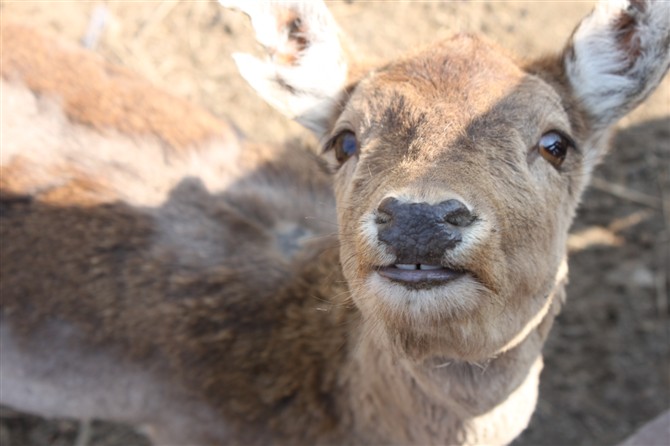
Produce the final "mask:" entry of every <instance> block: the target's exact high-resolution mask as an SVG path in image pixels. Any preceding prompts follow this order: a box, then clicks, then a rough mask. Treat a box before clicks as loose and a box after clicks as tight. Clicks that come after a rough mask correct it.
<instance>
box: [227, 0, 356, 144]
mask: <svg viewBox="0 0 670 446" xmlns="http://www.w3.org/2000/svg"><path fill="white" fill-rule="evenodd" d="M219 2H220V3H221V4H222V5H223V6H224V7H227V8H233V9H238V10H240V11H242V12H244V13H245V14H247V15H248V16H249V17H250V18H251V23H252V26H253V27H254V30H255V32H256V40H258V42H259V43H260V44H261V45H263V47H264V49H265V51H266V58H265V60H260V59H257V58H255V57H253V56H251V55H249V54H239V53H238V54H234V55H233V57H234V59H235V62H236V63H237V67H238V69H239V70H240V73H241V74H242V77H244V79H246V81H247V82H249V84H250V85H251V86H252V87H253V88H254V89H255V90H256V92H257V93H258V94H259V95H260V96H261V97H262V98H263V99H265V100H266V101H267V102H268V103H269V104H270V105H272V106H273V107H275V108H276V109H277V110H279V111H280V112H282V113H283V114H284V115H286V116H288V117H290V118H292V119H295V120H296V121H298V122H299V123H300V124H302V125H303V126H305V127H307V128H308V129H310V130H312V131H313V132H314V133H315V134H316V135H317V136H318V137H321V136H323V134H325V132H326V131H327V127H328V122H329V120H330V118H331V116H332V114H333V112H334V111H335V109H336V107H337V104H338V99H339V96H340V94H342V90H343V89H344V87H345V83H346V80H347V61H346V59H345V57H344V51H343V50H342V47H341V45H340V41H339V29H338V27H337V25H336V23H335V20H334V19H333V17H332V16H331V14H330V12H329V11H328V9H327V8H326V6H325V4H323V3H322V2H321V1H309V2H305V1H302V2H300V1H293V2H291V1H281V2H280V1H250V0H219Z"/></svg>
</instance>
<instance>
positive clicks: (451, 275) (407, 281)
mask: <svg viewBox="0 0 670 446" xmlns="http://www.w3.org/2000/svg"><path fill="white" fill-rule="evenodd" d="M377 273H379V275H380V276H382V277H384V278H386V279H389V280H392V281H394V282H398V283H400V284H402V285H404V286H406V287H408V288H432V287H435V286H440V285H444V284H445V283H448V282H451V281H452V280H455V279H458V278H459V277H461V276H463V275H464V274H465V273H464V272H463V271H457V270H454V269H450V268H446V267H444V266H441V265H427V264H416V265H411V264H395V265H389V266H383V267H381V268H379V269H378V270H377Z"/></svg>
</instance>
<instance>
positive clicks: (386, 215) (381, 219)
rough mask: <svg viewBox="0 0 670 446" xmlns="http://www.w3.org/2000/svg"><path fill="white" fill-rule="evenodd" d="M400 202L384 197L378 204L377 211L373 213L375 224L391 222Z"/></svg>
mask: <svg viewBox="0 0 670 446" xmlns="http://www.w3.org/2000/svg"><path fill="white" fill-rule="evenodd" d="M399 203H400V202H399V201H398V200H397V199H396V198H393V197H386V198H384V199H383V200H382V202H381V203H379V206H378V207H377V211H376V212H375V223H376V224H378V225H384V224H386V223H389V222H390V221H391V220H393V215H394V214H395V212H396V210H397V207H398V204H399Z"/></svg>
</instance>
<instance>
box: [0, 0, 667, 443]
mask: <svg viewBox="0 0 670 446" xmlns="http://www.w3.org/2000/svg"><path fill="white" fill-rule="evenodd" d="M0 4H1V6H0V13H1V14H2V20H20V21H22V22H25V23H31V24H33V25H36V26H38V27H40V28H44V29H47V30H50V31H52V32H55V33H57V34H59V35H62V36H63V37H65V38H67V39H71V40H76V41H82V39H84V37H85V36H86V35H87V29H88V27H89V24H91V23H103V24H104V27H103V28H102V32H101V33H100V35H99V37H98V38H97V39H95V38H94V37H95V36H94V34H95V33H93V34H91V33H88V36H89V38H88V41H89V43H90V44H91V46H93V47H94V50H95V51H97V52H99V53H100V54H102V55H103V56H104V57H106V58H108V59H109V60H111V61H114V62H117V63H120V64H122V65H125V66H127V67H130V68H132V69H134V70H135V71H137V72H139V73H141V74H142V75H143V76H145V77H147V78H148V79H149V80H151V81H152V82H154V83H155V84H157V85H160V86H163V87H164V88H166V89H167V90H170V91H172V92H174V94H176V95H180V96H185V97H188V98H190V99H191V100H193V101H194V102H196V103H199V104H202V105H203V106H204V107H206V108H208V109H210V110H211V111H213V112H214V113H215V114H217V115H219V116H222V117H227V118H231V119H232V120H233V121H234V122H235V123H236V124H237V125H238V126H239V127H240V128H241V129H242V130H243V131H244V132H245V133H246V134H248V135H254V138H257V139H261V140H265V141H275V142H279V141H281V140H282V139H284V138H286V137H289V136H293V135H297V134H300V132H301V129H300V128H299V127H298V126H297V125H295V124H292V123H287V121H286V120H285V119H284V118H282V117H281V116H279V115H278V114H277V113H276V112H274V111H273V110H271V109H270V108H269V107H268V106H267V105H265V104H264V103H263V102H262V101H261V100H260V99H258V98H257V97H256V96H255V94H254V93H253V92H252V90H251V89H250V88H249V87H248V86H247V85H246V84H245V83H244V82H243V81H242V80H241V78H240V77H239V76H238V74H237V72H236V69H235V67H234V65H233V64H232V61H231V57H230V55H231V53H232V52H234V51H251V52H255V51H257V48H256V46H255V44H254V43H253V40H252V39H251V32H250V28H249V25H248V23H247V22H246V20H245V19H244V17H243V16H241V15H239V14H236V13H232V12H228V11H224V10H222V9H221V8H219V7H218V5H216V4H215V3H213V2H209V1H187V0H182V1H167V0H166V1H141V0H140V1H133V2H111V1H110V2H103V1H99V2H96V1H81V2H63V1H55V0H54V1H52V2H49V1H39V2H38V1H28V0H24V1H9V0H7V1H2V2H1V3H0ZM329 5H330V7H331V10H332V11H333V13H334V15H335V16H336V19H337V20H338V22H339V23H340V25H341V26H342V28H343V29H344V34H345V36H347V37H348V38H349V39H350V41H351V42H352V43H353V44H354V46H355V47H356V48H357V49H358V50H360V52H361V53H364V54H369V55H373V56H376V57H382V58H386V57H392V56H393V55H396V54H399V53H400V52H402V51H403V50H405V49H408V48H415V47H417V46H419V45H424V44H427V43H429V42H431V41H433V40H436V39H439V38H443V37H447V36H449V35H452V34H453V33H455V32H460V31H473V32H480V33H483V34H486V35H488V36H490V37H492V38H493V39H495V40H496V41H498V42H499V43H501V44H502V45H503V46H505V47H507V48H509V49H510V50H513V51H516V52H517V53H518V54H521V55H523V56H525V57H533V56H537V55H539V54H541V53H542V52H544V51H551V50H558V49H559V47H560V45H561V44H562V42H564V41H565V40H566V39H567V37H568V35H569V34H570V32H571V30H572V29H573V27H574V26H575V24H576V23H577V22H578V20H579V18H580V17H582V16H583V15H585V14H586V13H587V12H588V11H589V10H590V9H591V7H592V2H590V1H586V2H585V1H573V2H570V1H568V2H566V1H561V2H527V1H509V2H507V1H453V2H383V1H348V2H332V3H329ZM91 42H92V43H91ZM5 112H9V111H7V110H5ZM595 178H596V180H595V184H594V186H593V187H592V188H591V189H590V191H588V192H587V194H586V197H585V199H584V203H583V205H582V207H581V211H580V212H579V215H578V218H577V221H576V223H575V226H574V228H573V230H572V233H573V236H572V237H571V241H570V243H571V251H572V256H571V260H570V271H571V275H570V277H571V282H570V286H569V289H568V304H567V306H566V307H565V309H564V311H563V313H562V314H561V315H560V316H559V318H558V319H557V322H556V325H555V327H554V329H553V332H552V334H551V336H550V339H549V341H548V344H547V346H546V348H545V352H546V356H545V371H544V372H543V375H542V382H541V390H540V392H541V393H540V402H539V404H538V408H537V412H536V414H535V416H534V418H533V420H532V422H531V425H530V427H529V429H528V430H527V431H526V432H525V433H524V434H523V435H522V436H521V437H520V438H519V439H518V440H517V441H516V442H515V443H514V444H515V445H518V446H521V445H607V444H615V443H617V442H618V441H619V440H621V439H623V438H624V437H626V436H627V435H629V434H630V433H632V432H633V431H634V430H635V429H636V428H637V427H638V426H640V425H641V424H642V423H644V422H645V421H647V420H649V419H651V418H652V417H654V416H655V415H656V414H658V413H659V412H661V411H663V410H664V409H666V408H668V407H670V367H669V366H670V324H669V319H670V317H669V316H670V315H669V312H668V290H669V289H670V283H669V275H670V273H669V271H670V79H666V80H665V81H664V83H663V84H662V86H661V88H660V90H659V91H658V92H657V93H655V94H654V95H653V96H652V97H651V98H650V99H649V100H648V101H647V102H646V103H645V104H644V105H643V106H641V107H640V108H638V109H637V110H636V111H635V112H633V113H632V114H631V115H630V116H629V117H627V118H625V119H624V120H623V121H622V122H621V124H620V127H619V131H618V132H617V134H616V135H615V138H614V141H613V150H612V153H611V155H610V156H609V158H608V159H607V160H606V161H605V163H604V164H603V165H602V166H601V167H600V168H599V169H598V170H597V172H596V174H595ZM78 429H79V425H78V423H77V422H74V421H72V420H51V421H45V420H42V419H39V418H36V417H29V416H24V415H19V414H16V413H14V412H11V411H8V410H6V409H3V410H0V444H1V445H2V446H10V445H11V446H24V445H25V446H29V445H30V446H32V445H35V446H43V445H44V446H46V445H53V446H61V445H62V446H65V445H72V444H74V441H75V438H76V436H77V433H78ZM668 440H669V444H670V439H668ZM146 444H147V441H146V440H145V439H144V437H142V436H141V435H139V434H136V433H134V432H133V431H132V430H130V429H129V428H126V427H124V426H117V425H113V424H109V423H104V422H97V421H96V422H94V423H93V430H92V437H91V439H90V441H89V445H90V446H93V445H96V446H121V445H124V446H125V445H146ZM650 446H654V445H650Z"/></svg>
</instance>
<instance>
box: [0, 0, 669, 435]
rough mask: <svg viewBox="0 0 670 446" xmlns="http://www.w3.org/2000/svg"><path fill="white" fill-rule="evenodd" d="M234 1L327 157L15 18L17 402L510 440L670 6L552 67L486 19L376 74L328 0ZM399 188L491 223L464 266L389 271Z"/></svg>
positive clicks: (607, 25) (12, 194)
mask: <svg viewBox="0 0 670 446" xmlns="http://www.w3.org/2000/svg"><path fill="white" fill-rule="evenodd" d="M222 3H224V4H225V5H226V6H237V7H238V8H240V9H242V10H243V11H245V12H246V13H248V14H249V15H250V16H251V18H252V23H253V25H254V27H255V28H256V30H257V32H258V33H259V40H260V41H261V43H262V44H263V45H264V47H265V48H266V49H267V52H268V56H269V58H268V60H266V61H262V60H257V59H255V58H253V57H252V56H238V57H237V58H236V60H237V62H238V64H239V65H240V71H241V73H242V75H243V76H245V77H246V78H247V79H248V80H249V82H250V84H251V85H252V86H254V88H256V89H257V90H258V91H259V94H260V95H261V96H262V97H263V98H264V99H266V100H268V101H269V102H270V103H271V104H273V105H274V106H276V107H277V108H279V109H280V110H281V111H282V112H284V113H285V114H287V115H288V116H290V117H292V118H295V119H297V120H298V121H299V122H301V123H302V124H304V125H305V126H306V127H307V128H309V129H310V130H312V131H313V132H314V133H315V135H316V136H317V137H318V138H319V140H320V141H321V143H322V150H320V152H322V153H321V155H322V156H317V155H316V154H315V153H314V151H312V150H310V149H308V148H305V147H302V146H300V145H299V144H285V145H283V146H279V145H278V146H275V147H270V146H265V145H260V144H255V143H253V142H251V141H248V140H247V139H245V138H244V137H243V136H241V135H239V134H238V132H236V130H235V128H234V127H233V126H232V125H231V124H229V123H226V122H223V121H221V120H219V119H217V118H214V117H213V116H211V115H210V114H209V113H207V112H205V111H202V110H200V109H198V108H196V107H193V106H192V105H189V104H188V103H186V102H184V101H181V100H179V99H176V98H173V97H172V96H170V95H168V94H166V93H163V92H161V91H159V90H157V89H155V88H153V87H151V86H150V85H149V84H148V83H146V82H144V81H142V80H140V79H137V78H136V77H135V76H133V75H132V74H130V73H128V72H126V71H123V70H120V69H118V68H116V67H113V66H111V65H109V64H107V63H106V62H104V61H102V60H101V59H99V58H97V57H96V56H93V55H91V54H88V53H86V52H84V51H82V50H80V49H78V48H73V47H70V46H67V45H64V44H59V43H54V42H53V41H52V40H51V39H50V38H49V37H45V36H42V35H41V34H39V33H36V32H35V31H33V30H30V29H28V28H24V27H22V26H19V25H12V24H3V33H2V39H3V41H2V45H3V53H2V93H3V94H2V108H3V110H4V114H3V118H2V134H3V137H2V138H3V140H2V154H1V157H0V167H1V169H2V170H1V174H2V176H1V179H0V186H1V187H2V192H1V195H0V199H1V202H0V237H2V243H3V246H2V250H0V251H1V252H0V293H1V296H2V302H1V304H2V306H1V307H0V354H1V355H2V358H1V359H2V360H0V379H1V380H2V391H1V393H0V396H1V401H0V402H2V404H7V405H10V406H12V407H15V408H17V409H22V410H26V411H31V412H35V413H38V414H42V415H46V416H69V417H77V418H88V417H94V418H106V419H112V420H117V421H125V422H130V423H133V424H136V425H140V426H144V427H145V428H146V431H147V433H148V434H149V435H150V437H151V438H152V440H153V441H154V442H155V443H156V444H166V443H170V444H203V445H204V444H229V443H230V444H268V443H272V444H505V443H509V442H510V441H512V440H513V439H514V438H515V437H516V436H517V435H518V434H519V433H520V432H521V431H522V430H523V429H524V428H525V427H526V425H527V423H528V420H529V419H530V416H531V414H532V412H533V410H534V407H535V401H536V398H537V386H538V378H539V373H540V370H541V368H542V358H541V349H542V345H543V343H544V341H545V339H546V336H547V334H548V332H549V330H550V328H551V324H552V321H553V319H554V317H555V316H556V314H557V313H558V312H559V310H560V307H561V305H562V304H563V302H564V298H565V296H564V286H565V281H566V278H567V266H566V239H567V231H568V228H569V227H570V224H571V222H572V218H573V216H574V213H575V209H576V207H577V205H578V203H579V199H580V196H581V194H582V192H583V190H584V188H585V187H586V186H587V184H588V180H589V177H590V173H591V171H592V169H593V166H594V164H595V163H597V162H598V161H599V160H600V159H601V158H602V156H603V155H604V153H605V152H606V150H607V137H608V129H609V128H611V126H612V125H613V124H614V123H615V121H616V120H617V119H618V118H620V117H621V116H622V115H623V114H624V113H625V112H627V111H629V110H631V109H632V108H633V107H634V106H635V105H637V104H638V103H639V102H641V101H642V100H644V98H645V97H646V96H647V95H648V94H649V92H651V91H652V90H653V89H654V87H655V86H656V85H657V84H658V82H660V80H661V78H662V77H663V75H664V74H665V72H666V71H667V67H668V64H669V63H670V62H669V61H670V54H669V44H670V38H669V34H670V29H669V24H668V23H667V22H665V21H662V20H658V19H656V17H657V16H659V15H661V14H666V13H667V10H668V6H667V3H664V2H660V1H654V2H652V1H640V0H634V1H631V2H622V1H619V0H616V1H613V2H606V1H602V2H600V3H599V4H598V6H597V7H596V10H595V11H594V13H593V14H592V15H591V16H589V17H587V18H586V19H585V21H584V22H582V24H580V25H579V26H578V28H577V30H576V32H575V33H574V34H573V36H572V37H571V39H570V40H569V42H568V44H567V45H566V47H565V48H564V49H563V51H562V52H560V53H559V54H558V55H555V56H552V55H550V56H546V57H544V58H542V59H540V60H536V61H530V62H519V61H517V60H516V59H515V58H513V57H511V56H508V55H506V53H505V52H504V51H502V50H501V49H500V48H499V47H498V46H497V45H495V44H493V43H491V42H488V41H486V40H484V39H482V38H479V37H475V36H469V35H459V36H456V37H454V38H452V39H450V40H447V41H443V42H438V43H436V44H434V45H432V46H430V47H428V48H425V49H422V50H418V51H416V52H415V53H413V54H409V55H407V56H406V57H404V58H402V59H399V60H394V61H391V62H389V63H386V64H383V65H379V66H375V67H373V68H370V69H364V68H363V67H364V65H363V64H359V63H358V61H353V60H351V59H350V57H349V56H348V55H347V52H346V51H345V50H344V49H342V48H341V46H340V43H339V39H338V38H337V34H338V30H337V27H336V25H335V23H334V21H333V20H332V17H330V15H329V13H328V11H327V10H326V8H325V6H324V5H323V4H321V3H315V2H310V4H309V6H307V4H300V3H291V2H268V3H264V4H262V5H259V4H257V3H252V2H244V1H243V2H232V1H223V2H222ZM666 16H667V14H666ZM324 48H327V49H328V51H325V50H324ZM324 54H331V55H332V57H331V58H330V59H325V58H324ZM603 58H609V59H607V60H603ZM612 61H615V62H616V63H614V62H612ZM254 67H255V68H254ZM261 68H262V69H261ZM324 70H325V71H327V73H324ZM82 73H83V75H82ZM325 74H327V75H325ZM584 76H586V77H587V78H588V79H586V80H585V78H584ZM82 79H83V80H82ZM319 79H321V80H322V82H319V81H318V80H319ZM612 92H615V93H616V94H611V93H612ZM599 95H600V96H599ZM603 103H605V104H606V107H605V106H601V105H600V104H603ZM556 131H557V132H560V133H561V134H564V135H567V137H568V138H569V140H570V141H571V144H572V145H574V147H571V148H570V151H569V152H568V154H567V156H566V158H565V161H564V162H563V163H562V164H561V165H560V166H559V167H556V166H554V165H552V164H551V163H550V162H547V160H546V159H545V158H544V157H543V156H542V155H541V154H540V151H539V149H538V142H539V141H540V139H541V138H542V136H543V135H545V134H547V132H556ZM344 133H347V134H353V135H355V137H356V145H357V150H356V153H355V155H354V156H351V157H349V158H348V159H346V160H343V159H342V158H341V157H339V158H340V160H339V161H338V160H337V158H338V156H337V150H338V144H340V143H341V140H340V136H341V135H342V134H344ZM389 198H393V199H396V200H397V201H398V202H399V203H401V204H421V205H422V206H433V205H437V204H439V203H443V202H445V201H447V200H456V201H458V202H459V203H461V204H463V206H465V208H467V210H468V212H469V213H471V214H472V215H473V216H474V217H476V218H474V219H473V221H472V223H471V224H469V225H467V226H464V227H463V228H460V230H459V231H460V232H459V237H460V239H459V240H460V241H459V243H458V244H457V245H456V246H455V247H453V249H449V250H446V251H445V252H444V253H443V254H442V256H441V258H440V259H439V262H440V266H441V267H442V268H445V269H449V270H453V271H457V272H459V274H460V275H458V276H457V278H455V279H454V280H450V281H448V282H446V283H441V284H439V285H436V286H426V287H422V288H413V287H411V286H407V284H406V283H402V282H398V281H394V280H389V279H388V278H387V277H385V276H383V275H382V274H380V272H381V270H382V269H383V268H388V267H392V266H393V265H394V264H398V263H400V260H399V256H398V253H397V251H396V250H395V247H394V246H393V245H392V244H391V245H389V244H385V243H382V242H381V240H380V238H379V231H380V225H381V223H380V214H381V211H380V209H381V207H380V203H382V202H383V201H384V200H385V199H389ZM416 263H424V262H416Z"/></svg>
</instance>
